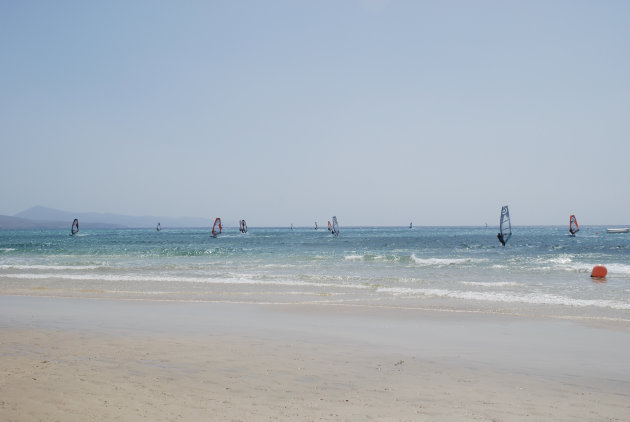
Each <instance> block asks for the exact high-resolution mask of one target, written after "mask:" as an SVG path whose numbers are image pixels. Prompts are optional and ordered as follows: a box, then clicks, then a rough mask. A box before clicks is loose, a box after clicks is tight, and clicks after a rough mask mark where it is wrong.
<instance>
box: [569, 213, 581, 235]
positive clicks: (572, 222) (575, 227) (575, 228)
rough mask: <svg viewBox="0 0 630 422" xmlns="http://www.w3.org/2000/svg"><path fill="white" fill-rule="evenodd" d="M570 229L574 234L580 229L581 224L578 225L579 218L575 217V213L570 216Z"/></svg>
mask: <svg viewBox="0 0 630 422" xmlns="http://www.w3.org/2000/svg"><path fill="white" fill-rule="evenodd" d="M569 231H570V232H571V234H573V235H574V234H575V233H577V232H579V231H580V226H578V222H577V218H575V215H573V214H571V217H569Z"/></svg>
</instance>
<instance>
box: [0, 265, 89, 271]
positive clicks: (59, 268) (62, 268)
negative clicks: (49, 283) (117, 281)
mask: <svg viewBox="0 0 630 422" xmlns="http://www.w3.org/2000/svg"><path fill="white" fill-rule="evenodd" d="M97 268H101V266H99V265H40V264H31V265H24V264H2V265H0V270H49V271H50V270H53V271H66V270H94V269H97Z"/></svg>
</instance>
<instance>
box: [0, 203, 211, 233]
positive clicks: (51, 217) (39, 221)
mask: <svg viewBox="0 0 630 422" xmlns="http://www.w3.org/2000/svg"><path fill="white" fill-rule="evenodd" d="M75 218H78V219H79V224H80V226H81V228H82V229H106V228H149V227H155V226H156V225H157V223H158V222H159V223H160V224H161V225H162V227H163V228H167V227H203V226H207V225H209V224H210V220H209V219H207V218H205V219H204V218H199V217H181V218H171V217H155V216H142V217H136V216H130V215H122V214H110V213H96V212H69V211H61V210H56V209H53V208H46V207H41V206H36V207H32V208H29V209H27V210H25V211H22V212H19V213H17V214H15V215H14V216H6V215H0V230H23V229H62V228H68V229H69V227H70V226H71V225H72V221H73V220H74V219H75Z"/></svg>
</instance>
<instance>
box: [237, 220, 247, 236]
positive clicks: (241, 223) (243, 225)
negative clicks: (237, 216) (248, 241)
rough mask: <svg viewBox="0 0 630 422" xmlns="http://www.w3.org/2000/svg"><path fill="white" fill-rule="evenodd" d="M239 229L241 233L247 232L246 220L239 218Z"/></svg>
mask: <svg viewBox="0 0 630 422" xmlns="http://www.w3.org/2000/svg"><path fill="white" fill-rule="evenodd" d="M238 229H239V230H240V231H241V233H247V223H246V222H245V220H238Z"/></svg>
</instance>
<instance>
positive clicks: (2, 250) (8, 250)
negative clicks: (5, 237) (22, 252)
mask: <svg viewBox="0 0 630 422" xmlns="http://www.w3.org/2000/svg"><path fill="white" fill-rule="evenodd" d="M14 250H15V248H0V252H13V251H14Z"/></svg>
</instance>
